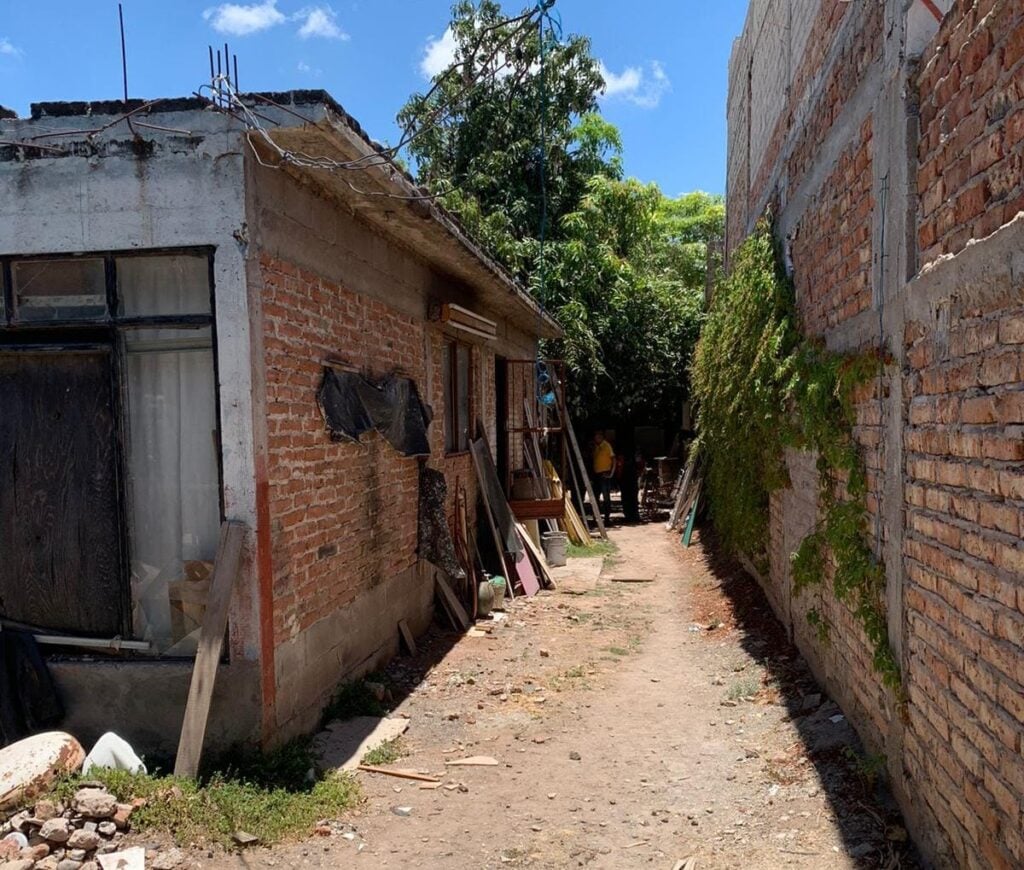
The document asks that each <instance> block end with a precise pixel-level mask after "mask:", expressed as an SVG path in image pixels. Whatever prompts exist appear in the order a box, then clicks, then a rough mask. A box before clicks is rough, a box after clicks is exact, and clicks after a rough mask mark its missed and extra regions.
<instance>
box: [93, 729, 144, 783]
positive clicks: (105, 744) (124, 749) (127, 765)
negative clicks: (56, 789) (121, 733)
mask: <svg viewBox="0 0 1024 870" xmlns="http://www.w3.org/2000/svg"><path fill="white" fill-rule="evenodd" d="M94 767H110V768H114V769H115V770H127V771H129V772H130V773H145V772H146V765H145V764H143V763H142V759H141V758H139V756H137V755H136V754H135V750H134V749H132V747H131V745H130V744H129V743H128V741H127V740H125V739H124V738H123V737H118V736H117V735H116V734H115V733H114V732H113V731H108V732H107V733H106V734H104V735H103V736H102V737H101V738H100V739H99V740H97V741H96V745H95V746H93V748H92V750H91V751H90V752H89V754H88V755H87V756H85V761H84V762H82V773H83V774H85V775H88V774H89V771H90V770H92V769H93V768H94Z"/></svg>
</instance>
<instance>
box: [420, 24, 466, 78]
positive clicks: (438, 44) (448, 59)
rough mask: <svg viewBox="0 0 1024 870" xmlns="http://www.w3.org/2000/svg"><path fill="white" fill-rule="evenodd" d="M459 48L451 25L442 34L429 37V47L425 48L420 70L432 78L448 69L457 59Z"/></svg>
mask: <svg viewBox="0 0 1024 870" xmlns="http://www.w3.org/2000/svg"><path fill="white" fill-rule="evenodd" d="M457 48H458V45H457V43H456V42H455V34H454V33H452V29H451V28H450V27H449V28H448V29H447V30H446V31H445V32H444V34H443V35H442V36H438V37H431V38H430V39H428V40H427V47H426V48H425V49H424V50H423V59H422V60H421V61H420V72H421V73H423V77H424V78H428V79H432V78H433V77H434V76H436V75H439V74H440V73H443V72H444V71H445V70H446V69H448V67H450V66H451V65H452V63H453V62H454V60H455V51H456V49H457Z"/></svg>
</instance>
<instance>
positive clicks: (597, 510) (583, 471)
mask: <svg viewBox="0 0 1024 870" xmlns="http://www.w3.org/2000/svg"><path fill="white" fill-rule="evenodd" d="M551 379H552V383H553V384H554V387H555V389H556V390H561V391H562V403H561V407H560V408H559V410H560V411H561V414H562V418H563V419H562V425H563V426H564V427H565V431H566V432H568V433H569V444H570V445H571V446H572V452H573V455H574V456H575V457H576V461H577V463H579V465H578V467H579V471H580V475H581V476H582V478H583V483H584V485H585V486H586V488H587V497H588V498H589V499H590V503H591V504H592V505H593V506H594V519H595V520H597V530H598V532H600V533H601V537H602V538H604V539H605V540H606V541H607V540H608V533H607V532H606V531H605V528H604V519H603V518H602V517H601V506H600V505H599V504H598V503H597V496H596V495H594V487H593V486H591V485H590V475H589V474H587V465H586V463H585V462H584V461H583V453H582V452H580V444H579V442H578V441H577V440H576V430H575V429H573V428H572V420H570V419H569V397H568V396H567V395H565V390H564V388H563V387H562V384H561V382H560V381H559V380H558V376H557V375H556V374H555V373H554V372H552V373H551ZM580 500H581V501H582V496H581V497H580ZM580 519H581V520H583V522H584V523H585V522H586V521H587V515H586V512H585V511H584V512H583V513H581V514H580Z"/></svg>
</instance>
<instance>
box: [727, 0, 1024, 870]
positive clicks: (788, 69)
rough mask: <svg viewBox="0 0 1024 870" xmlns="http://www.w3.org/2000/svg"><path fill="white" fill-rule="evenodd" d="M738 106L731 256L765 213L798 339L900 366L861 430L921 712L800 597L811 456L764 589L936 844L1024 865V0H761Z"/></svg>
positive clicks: (894, 611) (736, 52)
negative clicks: (813, 621) (798, 552)
mask: <svg viewBox="0 0 1024 870" xmlns="http://www.w3.org/2000/svg"><path fill="white" fill-rule="evenodd" d="M728 121H729V158H728V230H727V232H728V241H727V244H728V248H729V249H730V250H735V248H736V246H737V245H738V244H739V243H740V242H741V241H742V240H743V238H744V237H745V236H746V234H747V233H749V232H750V230H751V229H752V227H753V224H754V222H755V221H756V220H757V218H758V217H759V216H760V215H761V214H763V213H764V211H765V209H766V207H768V206H771V207H772V209H773V212H774V214H775V217H776V225H777V230H778V233H779V236H780V239H782V240H783V241H784V243H785V246H786V248H787V251H788V259H789V261H790V266H791V269H792V276H793V280H794V284H795V288H796V295H797V303H798V306H799V310H800V312H801V315H802V318H803V328H804V329H805V331H806V332H807V333H808V334H811V335H814V336H818V337H820V338H822V339H823V340H824V341H825V342H826V344H827V345H828V346H829V347H830V348H832V349H834V350H839V351H856V350H863V349H869V348H883V349H884V351H885V352H887V353H888V354H890V355H891V356H892V358H893V360H894V363H893V364H892V365H889V366H888V367H887V370H886V375H885V377H884V378H883V379H882V382H881V383H875V384H873V385H872V387H871V388H870V389H866V390H864V391H863V392H862V395H861V396H860V397H859V399H860V401H859V403H858V405H857V409H858V425H857V427H856V429H855V435H856V437H857V439H858V441H859V443H860V445H861V447H862V448H863V453H864V456H865V459H866V463H867V466H868V473H869V490H870V492H869V498H868V507H869V511H870V512H871V517H872V522H873V524H874V528H872V532H873V533H876V532H877V538H875V539H877V540H878V541H879V544H880V545H879V550H880V552H879V553H878V555H879V556H880V557H881V558H882V559H883V560H884V564H885V569H886V579H887V584H886V606H887V612H888V626H889V634H890V639H891V643H892V646H893V648H894V650H895V652H896V654H897V656H898V658H899V661H900V665H901V668H902V678H903V684H904V687H905V690H906V704H905V706H901V705H900V704H899V703H898V701H897V699H896V698H895V697H894V696H893V695H892V693H890V692H888V691H887V690H885V689H884V688H883V687H882V686H881V684H880V681H879V679H878V676H877V674H875V673H874V672H873V670H872V664H871V645H870V643H869V642H868V640H867V639H866V637H865V636H864V633H863V631H862V630H861V628H860V627H859V624H858V622H857V620H856V619H855V618H854V617H853V614H852V613H851V612H850V610H849V609H848V608H847V607H846V606H845V605H843V604H841V603H839V602H838V601H836V600H835V599H834V598H833V597H832V596H831V593H826V594H824V595H823V600H822V601H812V600H811V599H812V596H808V595H795V594H794V593H793V591H792V578H791V568H790V555H791V554H792V553H793V552H794V550H795V549H796V548H797V546H798V545H799V543H800V541H801V540H802V539H803V537H804V536H805V535H806V534H807V533H808V532H809V531H810V530H811V529H812V528H813V527H814V524H815V522H816V521H817V518H818V507H817V503H816V500H817V492H818V477H817V472H816V469H815V458H814V457H813V456H809V455H803V454H795V453H794V454H792V455H790V456H789V457H788V463H789V466H790V472H791V479H792V485H791V487H790V488H788V489H786V490H785V491H782V492H780V493H777V494H776V495H774V496H773V498H772V503H771V552H770V565H771V569H770V576H768V577H764V578H762V583H763V585H764V587H765V589H766V592H767V594H768V596H769V598H770V599H771V601H772V604H773V607H774V608H775V609H776V611H777V613H778V614H779V616H780V618H781V619H782V620H783V621H784V622H785V623H786V625H787V626H788V627H789V628H790V630H791V632H792V634H793V636H794V638H795V640H796V642H797V643H798V645H799V646H800V648H801V650H802V651H803V652H804V654H805V655H806V656H807V658H808V660H809V661H810V662H811V665H812V667H813V669H814V671H815V673H816V675H817V676H818V677H819V679H821V681H822V682H823V683H824V684H825V685H826V686H827V688H828V690H829V691H830V692H831V693H832V694H833V695H834V696H835V697H836V698H837V700H839V701H840V702H841V703H842V705H843V707H844V709H845V710H846V711H847V712H848V714H849V716H850V718H851V719H852V720H853V721H854V722H855V724H856V726H857V728H858V730H859V732H860V734H861V736H862V737H863V738H864V740H865V742H866V743H867V744H868V746H869V747H870V748H871V749H873V750H874V751H882V752H884V753H885V755H886V758H887V765H888V772H889V775H890V778H891V781H892V784H893V788H894V791H895V793H896V796H897V798H898V799H899V801H900V803H901V805H902V807H903V810H904V812H905V815H906V817H907V818H908V820H909V823H910V825H911V827H912V829H913V833H914V835H915V837H916V839H917V840H918V841H919V843H920V845H921V847H922V849H923V851H924V852H925V854H926V855H928V856H929V857H931V858H932V859H934V860H935V862H936V863H937V864H939V865H941V866H964V867H968V866H969V867H1020V866H1024V834H1022V831H1024V819H1022V815H1021V811H1022V800H1024V754H1022V749H1024V745H1022V743H1024V656H1022V655H1021V643H1022V641H1024V547H1022V545H1021V537H1020V536H1021V532H1022V522H1024V429H1022V424H1024V355H1022V350H1024V217H1021V216H1020V212H1021V211H1022V210H1024V171H1022V166H1024V2H1022V0H956V2H953V0H944V2H943V0H913V2H911V0H859V2H838V0H753V2H751V4H750V8H749V11H748V15H747V21H746V25H745V28H744V31H743V34H742V36H740V38H739V39H737V41H736V43H735V46H734V49H733V55H732V59H731V62H730V84H729V106H728ZM879 527H880V528H879ZM873 538H874V535H873ZM812 603H813V604H816V605H817V606H818V608H819V609H821V610H822V611H823V613H824V615H825V616H826V618H827V619H828V621H829V623H830V624H831V626H832V630H831V633H830V640H829V641H828V642H823V641H821V640H820V639H819V637H818V635H817V632H816V631H815V630H813V629H812V628H811V627H810V626H809V625H808V622H807V619H806V612H807V610H808V608H809V607H810V606H811V605H812Z"/></svg>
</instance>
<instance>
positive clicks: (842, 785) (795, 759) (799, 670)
mask: <svg viewBox="0 0 1024 870" xmlns="http://www.w3.org/2000/svg"><path fill="white" fill-rule="evenodd" d="M699 539H700V540H701V542H702V543H703V550H704V553H705V558H706V566H707V568H708V569H709V570H710V572H711V574H712V576H713V578H714V579H713V581H712V583H711V585H710V586H705V587H704V588H703V589H700V588H697V589H695V590H694V612H695V615H696V616H697V617H698V618H699V619H701V620H702V622H701V625H702V627H703V629H704V630H705V631H706V632H707V633H708V634H709V635H710V634H711V633H713V632H714V631H716V630H718V628H717V623H718V622H719V621H720V620H721V621H724V622H726V623H729V622H731V623H732V627H734V628H735V630H736V631H737V632H738V633H739V634H740V643H741V646H742V647H743V649H744V650H745V651H746V652H747V653H748V654H749V655H750V656H751V657H752V658H753V659H754V660H755V661H756V662H757V663H758V664H759V665H760V666H761V667H762V668H763V669H764V673H765V678H764V685H765V686H766V687H768V689H769V691H776V692H777V693H778V699H777V700H778V703H780V704H782V705H783V706H784V707H785V708H786V710H787V712H788V714H789V717H790V718H791V719H792V721H793V722H794V724H795V726H796V728H797V730H798V732H799V734H800V738H801V742H800V744H798V745H797V746H795V747H793V749H792V750H791V751H790V752H789V753H787V757H785V758H772V759H769V760H768V771H769V775H770V777H771V778H772V779H774V780H775V782H777V783H778V784H779V785H780V786H786V785H791V784H793V783H795V782H798V781H800V779H802V778H803V773H802V771H803V770H804V769H805V766H806V764H807V763H810V764H813V766H814V768H815V769H816V771H817V774H818V779H819V780H820V782H821V784H822V787H823V789H824V791H825V793H826V795H827V797H828V800H829V802H830V803H831V805H832V808H833V811H834V814H835V816H836V819H837V821H838V825H839V829H840V831H841V832H842V836H843V839H844V843H845V846H846V852H847V854H848V855H849V856H850V857H851V858H853V859H855V860H856V861H857V863H858V865H859V866H861V867H864V868H887V870H895V868H902V870H908V868H923V867H924V866H925V865H924V864H923V863H922V862H921V859H920V857H919V856H918V854H917V851H916V849H915V848H914V846H913V844H912V843H911V842H909V840H908V838H907V832H906V828H905V827H904V825H903V819H902V816H901V814H900V811H899V808H898V806H897V805H896V802H895V800H894V799H893V797H892V794H891V793H890V791H889V789H888V787H887V784H886V781H885V763H884V759H882V758H880V757H878V756H872V755H870V754H869V753H868V752H867V751H866V750H865V748H864V746H863V744H862V743H861V741H860V739H859V738H858V736H857V733H856V732H855V731H854V729H853V727H852V726H851V725H850V722H849V720H848V719H847V718H846V717H845V716H844V715H843V711H842V710H841V709H840V708H839V706H838V705H837V704H836V703H835V702H834V701H832V700H830V699H829V698H828V696H827V694H826V693H825V690H824V689H822V688H821V687H820V686H819V685H818V684H817V682H816V681H815V679H814V676H813V675H812V673H811V671H810V668H809V667H808V665H807V663H806V662H805V660H804V659H803V657H802V655H801V654H800V651H799V650H798V649H797V648H796V646H794V645H793V644H792V643H791V642H790V639H789V637H788V635H787V632H786V629H785V627H784V626H783V625H782V623H780V622H779V620H778V619H777V618H776V617H775V614H774V613H773V611H772V609H771V606H770V605H769V603H768V599H767V598H766V597H765V594H764V592H763V590H762V589H761V587H760V585H759V584H758V583H757V581H756V580H755V579H754V578H753V577H751V576H750V575H749V574H748V573H747V572H746V571H745V570H744V568H743V567H742V566H741V565H740V564H739V563H738V562H736V561H735V560H734V559H732V558H730V557H728V556H726V555H725V554H724V552H723V550H722V548H721V547H720V545H719V542H718V540H717V538H716V536H715V533H714V530H713V529H712V528H711V527H710V525H709V524H707V523H704V524H703V525H702V527H701V528H700V530H699ZM805 759H806V760H805Z"/></svg>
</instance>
